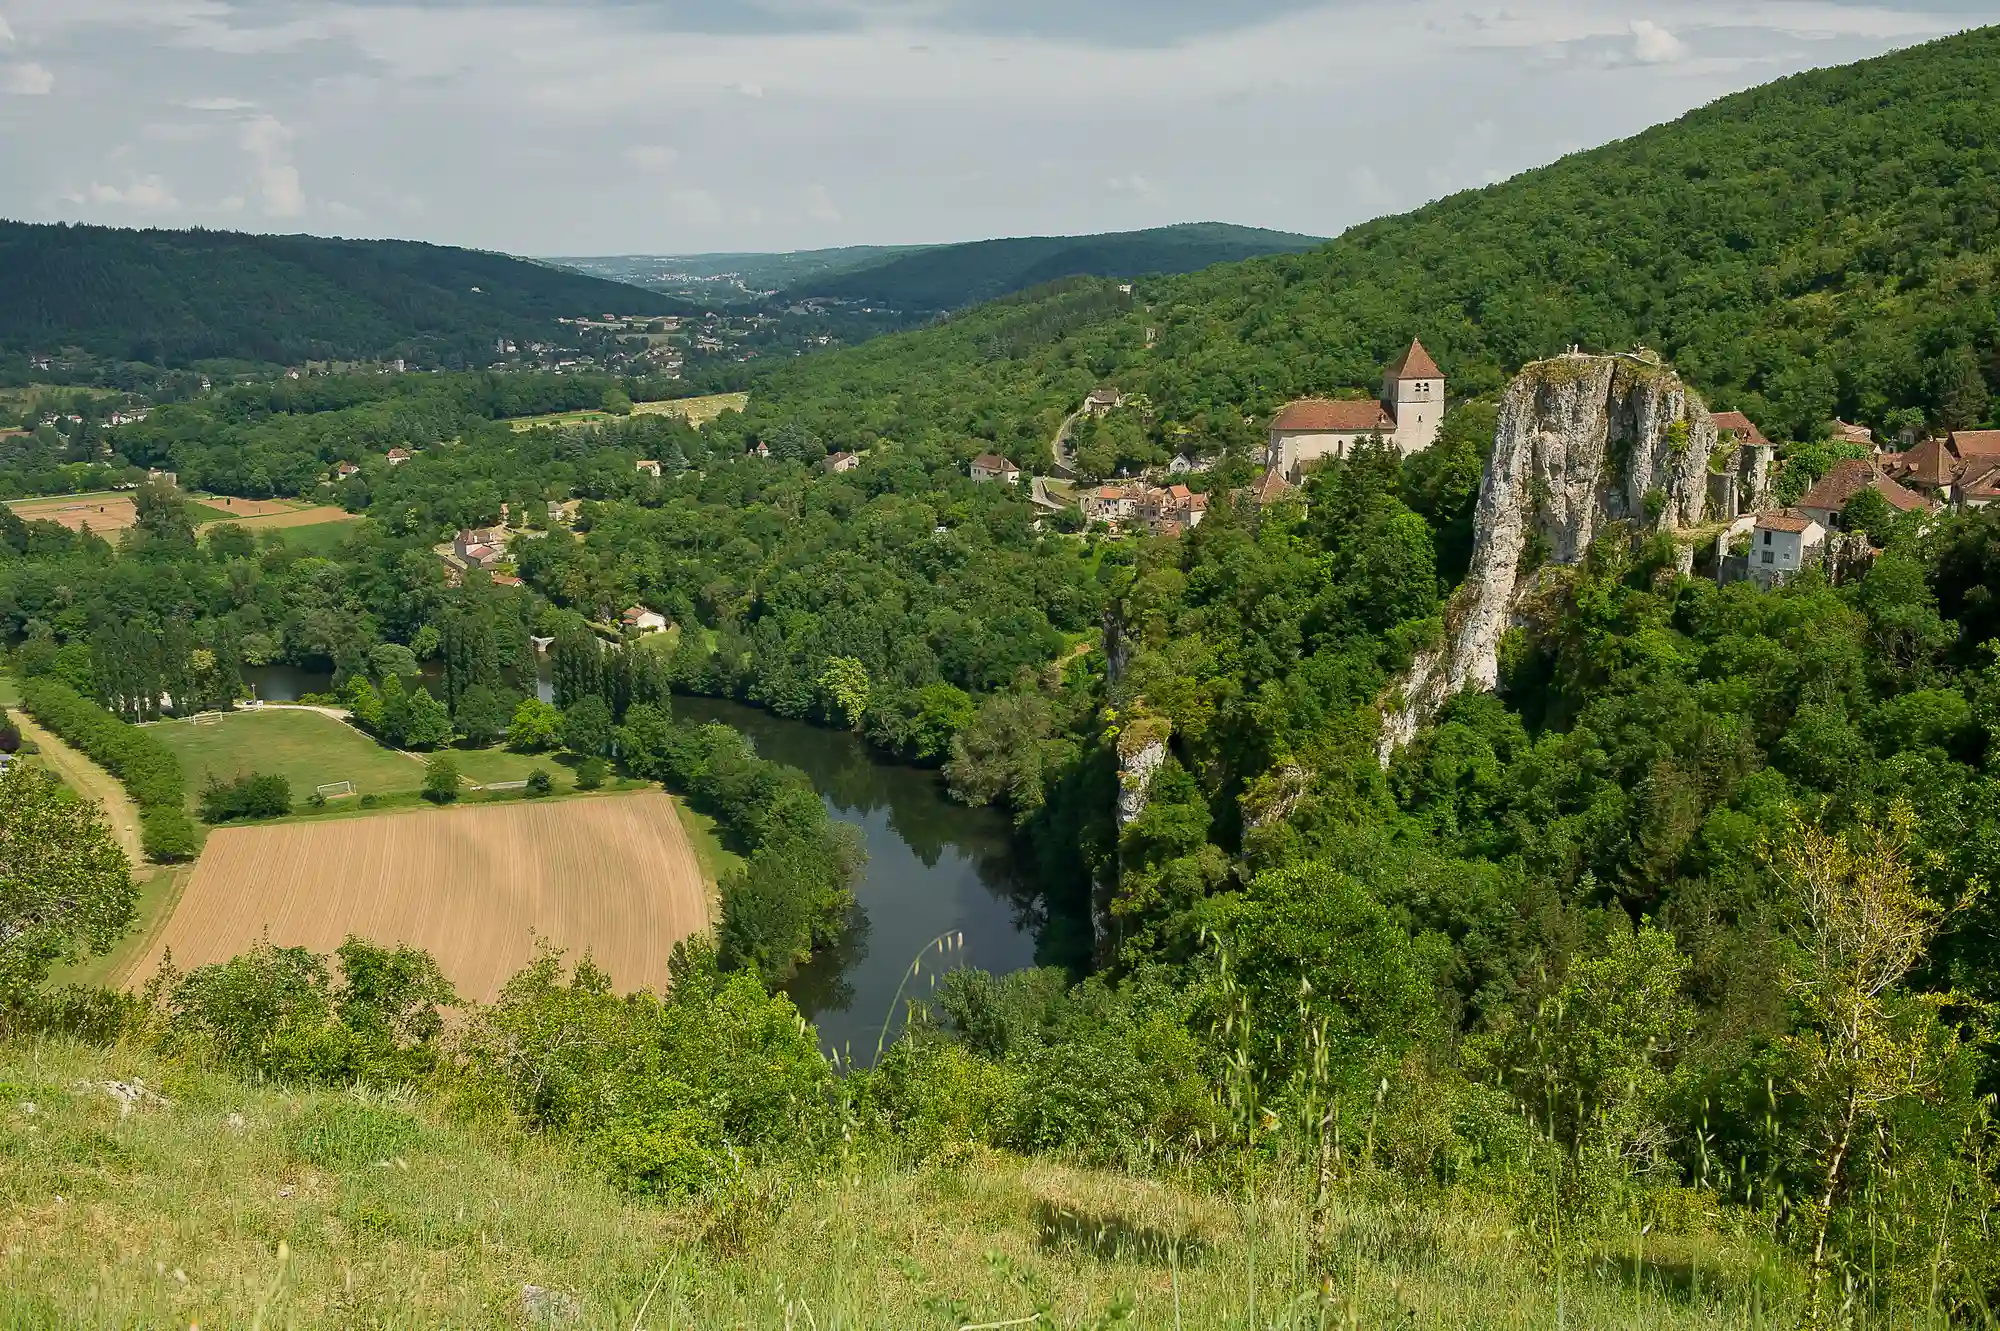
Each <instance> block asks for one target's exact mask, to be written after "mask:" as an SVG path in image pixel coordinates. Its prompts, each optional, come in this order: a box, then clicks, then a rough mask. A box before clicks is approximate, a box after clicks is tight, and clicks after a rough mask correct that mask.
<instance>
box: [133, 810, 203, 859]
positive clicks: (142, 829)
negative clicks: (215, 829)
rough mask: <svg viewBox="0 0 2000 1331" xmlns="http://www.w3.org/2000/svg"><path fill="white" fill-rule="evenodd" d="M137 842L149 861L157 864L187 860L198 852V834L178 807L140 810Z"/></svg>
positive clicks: (199, 846)
mask: <svg viewBox="0 0 2000 1331" xmlns="http://www.w3.org/2000/svg"><path fill="white" fill-rule="evenodd" d="M139 841H140V844H141V846H143V847H144V849H145V852H146V855H147V857H148V858H149V859H153V860H157V861H158V862H160V863H161V864H173V863H175V862H177V861H180V860H191V859H193V858H194V855H195V852H196V851H198V850H200V849H201V831H200V829H198V828H197V827H196V826H195V825H194V819H192V818H190V817H188V814H187V810H186V809H182V808H179V807H174V808H155V809H142V810H140V813H139Z"/></svg>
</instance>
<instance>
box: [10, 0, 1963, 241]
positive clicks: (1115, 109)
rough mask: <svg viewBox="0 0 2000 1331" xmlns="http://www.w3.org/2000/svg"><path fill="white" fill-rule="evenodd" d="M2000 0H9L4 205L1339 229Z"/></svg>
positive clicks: (458, 216)
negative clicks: (1498, 0) (1497, 0)
mask: <svg viewBox="0 0 2000 1331" xmlns="http://www.w3.org/2000/svg"><path fill="white" fill-rule="evenodd" d="M1996 21H2000V0H1992V2H1991V3H1980V2H1978V0H1929V2H1928V3H1921V2H1919V0H1873V2H1872V3H1871V2H1869V0H1852V2H1849V0H1637V2H1636V3H1632V4H1625V3H1620V2H1619V0H1587V2H1586V0H1508V2H1507V3H1506V4H1504V5H1500V6H1495V5H1492V4H1489V3H1487V0H539V2H537V3H523V2H516V3H493V2H491V0H343V2H339V3H324V2H321V3H305V2H304V0H0V216H6V217H12V218H19V219H24V220H30V221H79V222H96V223H104V224H110V225H118V226H162V227H188V226H204V227H217V228H228V229H235V230H249V231H273V232H298V231H307V232H314V233H318V234H331V235H348V236H397V237H407V238H413V239H421V240H431V241H437V242H440V243H447V244H454V245H469V246H475V247H478V248H482V249H493V250H504V251H508V252H511V253H517V254H544V255H548V254H561V255H590V254H632V253H652V254H683V253H698V252H705V251H771V250H790V249H803V248H815V247H821V246H831V245H850V244H906V243H921V242H939V241H952V240H971V239H980V238H985V237H991V236H1005V235H1029V234H1077V233H1084V232H1093V231H1113V230H1125V229H1130V228H1136V227H1143V226H1155V225H1161V224H1165V223H1170V222H1182V221H1211V220H1213V221H1230V222H1241V223H1246V224H1250V225H1257V226H1268V227H1275V228H1279V229H1283V230H1290V231H1300V232H1305V233H1308V234H1312V235H1336V234H1338V233H1339V232H1340V231H1341V230H1342V229H1344V228H1346V227H1348V226H1351V225H1353V224H1355V223H1357V222H1361V221H1365V220H1367V219H1368V218H1371V217H1376V216H1380V215H1382V214H1384V213H1393V212H1401V211H1405V210H1407V209H1410V208H1414V207H1416V206H1418V205H1420V204H1422V203H1424V202H1426V201H1428V200H1431V199H1434V198H1438V197H1440V196H1442V195H1445V194H1449V193H1452V192H1454V191H1457V190H1461V189H1467V188H1473V187H1477V186H1479V185H1483V184H1487V183H1490V182H1493V181H1497V180H1502V179H1505V178H1506V177H1508V176H1511V175H1513V174H1515V173H1517V172H1520V171H1522V170H1525V169H1527V168H1529V167H1533V166H1537V165H1541V164H1543V163H1546V162H1549V161H1552V160H1554V159H1556V158H1557V157H1560V156H1562V155H1563V154H1565V153H1569V152H1574V151H1577V150H1579V149H1582V148H1587V147H1593V146H1596V145H1598V144H1601V143H1604V142H1607V141H1609V140H1612V139H1615V138H1620V137H1623V136H1625V135H1628V134H1631V133H1634V132H1637V131H1638V130H1641V129H1644V128H1645V127H1646V126H1648V125H1651V124H1655V123H1658V122H1660V121H1663V120H1668V119H1672V118H1673V117H1675V116H1677V115H1680V114H1682V113H1683V112H1686V111H1688V110H1691V109H1693V108H1695V107H1697V106H1700V105H1703V104H1704V103H1707V102H1709V101H1712V100H1714V99H1715V98H1717V97H1720V96H1723V95H1725V94H1727V93H1730V92H1734V91H1737V90H1740V89H1743V88H1747V87H1751V86H1753V85H1755V84H1759V83H1764V82H1768V81H1769V80H1771V79H1774V78H1779V77H1782V76H1784V75H1786V74H1790V73H1794V72H1796V71H1798V70H1802V69H1808V68H1813V67H1817V66H1824V65H1834V64H1844V63H1847V62H1849V61H1853V60H1858V59H1863V58H1866V57H1868V56H1872V55H1877V54H1880V53H1882V52H1884V51H1888V50H1892V49H1894V48H1897V47H1902V46H1909V45H1914V44H1916V43H1918V42H1922V41H1926V40H1929V39H1931V38H1933V37H1938V36H1942V35H1945V34H1948V33H1951V32H1956V31H1960V30H1962V29H1965V28H1970V27H1977V26H1980V25H1982V24H1986V23H1992V22H1996Z"/></svg>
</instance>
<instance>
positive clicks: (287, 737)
mask: <svg viewBox="0 0 2000 1331" xmlns="http://www.w3.org/2000/svg"><path fill="white" fill-rule="evenodd" d="M149 729H150V730H151V731H152V733H153V734H154V735H155V736H156V737H157V738H158V739H159V740H160V742H161V743H163V744H165V745H166V746H167V747H169V748H171V749H172V750H173V751H174V752H175V753H176V754H178V755H179V756H180V760H181V766H182V768H183V769H184V770H185V771H186V773H187V786H188V801H189V806H190V807H192V806H193V804H194V803H195V801H197V800H198V799H199V798H200V796H201V790H202V787H203V786H204V785H206V784H207V783H208V779H209V777H211V776H213V777H215V778H216V779H217V780H221V781H228V780H231V779H232V778H234V777H237V776H244V775H248V774H249V773H252V772H258V773H265V774H275V775H277V776H282V777H284V778H285V779H286V780H287V781H289V782H291V783H292V798H293V800H295V801H297V802H299V803H301V804H302V803H304V802H305V801H306V800H307V799H308V798H310V797H311V795H312V793H313V788H314V787H316V786H321V785H330V784H332V783H333V782H335V781H352V782H353V783H354V793H355V794H356V795H370V794H374V795H385V794H396V793H401V792H408V791H415V790H417V789H419V788H421V787H422V786H423V784H424V768H423V764H421V763H417V762H412V761H411V760H410V759H409V758H407V757H405V756H404V755H402V754H400V753H397V752H396V751H395V750H393V749H385V748H383V747H382V746H381V745H380V744H377V743H376V742H375V741H374V740H372V739H370V738H368V737H367V736H366V735H364V734H362V733H361V732H360V731H358V730H356V729H354V728H353V727H352V726H349V725H346V724H345V723H343V722H340V721H336V720H334V719H333V718H332V717H330V716H325V715H322V714H321V713H319V712H312V711H305V710H303V709H297V708H264V709H260V710H258V711H254V712H229V713H226V714H224V715H222V716H219V717H216V718H214V719H212V720H202V721H198V722H197V721H163V722H161V723H159V724H158V725H156V726H152V727H149Z"/></svg>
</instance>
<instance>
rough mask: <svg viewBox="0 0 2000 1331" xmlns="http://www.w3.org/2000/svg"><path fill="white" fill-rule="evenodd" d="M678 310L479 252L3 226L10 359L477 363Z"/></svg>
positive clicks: (0, 246)
mask: <svg viewBox="0 0 2000 1331" xmlns="http://www.w3.org/2000/svg"><path fill="white" fill-rule="evenodd" d="M687 308H688V307H687V306H686V305H685V304H683V303H682V302H678V301H675V300H671V299H669V298H668V297H665V296H662V295H659V294H657V293H655V292H649V291H641V290H639V289H637V288H635V287H629V286H624V285H620V284H618V283H614V282H607V281H604V280H602V279H600V278H596V277H588V276H584V275H582V274H578V273H572V272H565V271H563V270H561V269H557V268H551V267H547V266H545V265H542V264H537V263H530V262H527V261H525V260H521V259H515V258H510V257H508V256H507V255H504V254H489V253H485V252H482V251H477V250H462V249H453V248H450V247H447V246H442V245H426V244H421V243H418V242H415V241H402V240H327V239H321V238H319V237H315V236H253V235H243V234H239V233H235V232H227V231H127V230H119V229H114V228H110V227H96V226H38V225H29V224H26V223H20V222H0V351H6V352H14V353H19V352H27V351H36V352H54V351H58V350H60V349H62V348H64V347H80V348H82V349H84V350H85V351H88V352H90V353H92V354H94V355H99V356H105V357H111V358H116V359H125V360H142V361H150V362H154V363H159V364H186V363H188V362H192V361H198V360H210V359H232V360H249V361H264V362H271V363H277V364H291V363H296V362H299V361H303V360H308V359H350V360H352V359H385V358H390V357H396V356H403V357H408V358H411V359H413V360H416V361H418V362H420V363H425V364H432V363H442V364H447V365H469V364H483V363H484V362H485V360H488V359H490V358H491V357H490V353H491V350H492V346H493V343H494V341H495V340H496V339H498V338H503V337H504V338H513V339H547V338H551V337H552V336H553V335H554V333H555V331H556V330H555V324H554V320H555V319H556V318H557V317H558V316H565V315H567V316H576V315H581V314H606V313H618V314H674V313H679V312H682V311H684V310H686V309H687Z"/></svg>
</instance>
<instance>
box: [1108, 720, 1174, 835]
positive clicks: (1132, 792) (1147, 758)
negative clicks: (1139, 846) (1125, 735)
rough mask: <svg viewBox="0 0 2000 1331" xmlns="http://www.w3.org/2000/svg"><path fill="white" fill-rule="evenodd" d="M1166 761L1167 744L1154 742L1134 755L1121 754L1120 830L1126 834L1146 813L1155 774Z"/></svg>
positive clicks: (1134, 752)
mask: <svg viewBox="0 0 2000 1331" xmlns="http://www.w3.org/2000/svg"><path fill="white" fill-rule="evenodd" d="M1166 761H1167V742H1166V741H1165V740H1163V739H1156V740H1152V741H1150V742H1149V743H1146V744H1144V745H1141V746H1140V747H1138V748H1136V749H1134V750H1133V751H1132V752H1131V753H1129V754H1125V753H1121V754H1120V755H1119V765H1118V830H1119V831H1121V832H1122V831H1124V830H1125V829H1126V828H1127V827H1129V826H1131V825H1132V824H1133V823H1134V822H1136V821H1137V820H1138V817H1139V815H1140V814H1142V813H1144V812H1145V811H1146V799H1147V796H1148V794H1149V793H1150V792H1151V790H1152V785H1153V775H1154V773H1156V772H1158V771H1159V770H1160V768H1161V767H1162V766H1163V765H1164V764H1165V763H1166Z"/></svg>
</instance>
